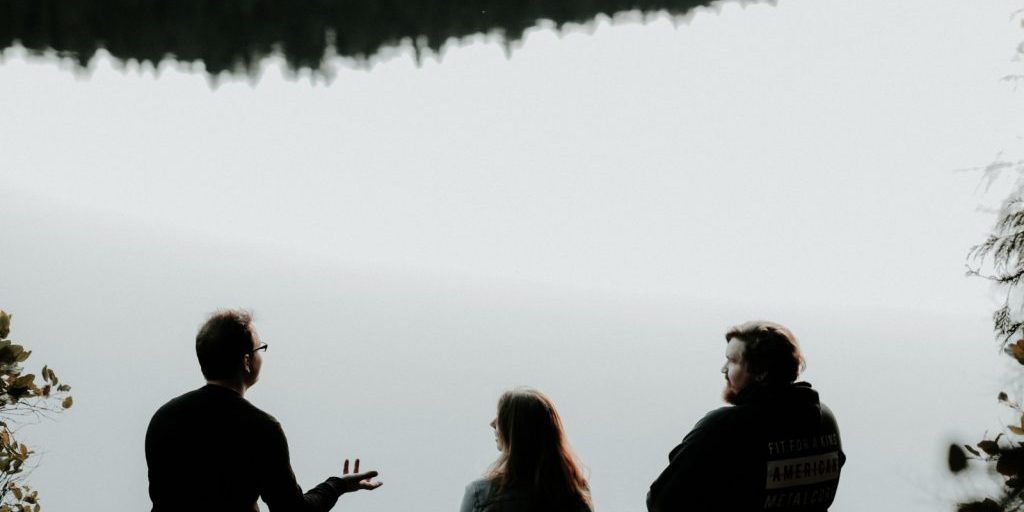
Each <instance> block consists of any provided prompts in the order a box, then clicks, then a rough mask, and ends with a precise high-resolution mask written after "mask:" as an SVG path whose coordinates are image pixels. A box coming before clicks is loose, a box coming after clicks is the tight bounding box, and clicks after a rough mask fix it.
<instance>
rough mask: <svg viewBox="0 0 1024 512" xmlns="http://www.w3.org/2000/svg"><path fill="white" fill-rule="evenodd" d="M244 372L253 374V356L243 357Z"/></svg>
mask: <svg viewBox="0 0 1024 512" xmlns="http://www.w3.org/2000/svg"><path fill="white" fill-rule="evenodd" d="M242 371H243V372H245V373H252V356H251V355H249V354H246V355H244V356H242Z"/></svg>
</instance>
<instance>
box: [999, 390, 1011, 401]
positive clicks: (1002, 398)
mask: <svg viewBox="0 0 1024 512" xmlns="http://www.w3.org/2000/svg"><path fill="white" fill-rule="evenodd" d="M1009 399H1010V397H1009V396H1007V395H1006V392H1005V391H1000V392H999V401H1000V402H1006V401H1008V400H1009Z"/></svg>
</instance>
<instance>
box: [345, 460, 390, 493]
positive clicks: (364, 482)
mask: <svg viewBox="0 0 1024 512" xmlns="http://www.w3.org/2000/svg"><path fill="white" fill-rule="evenodd" d="M341 472H342V476H341V477H340V478H341V482H342V491H341V492H342V493H346V492H353V491H359V490H362V489H366V490H368V491H372V490H374V489H376V488H378V487H380V486H382V485H384V482H374V481H373V478H374V477H376V476H377V472H376V471H367V472H366V473H360V472H359V459H356V463H355V470H354V471H353V472H351V473H349V470H348V459H345V464H344V466H342V470H341Z"/></svg>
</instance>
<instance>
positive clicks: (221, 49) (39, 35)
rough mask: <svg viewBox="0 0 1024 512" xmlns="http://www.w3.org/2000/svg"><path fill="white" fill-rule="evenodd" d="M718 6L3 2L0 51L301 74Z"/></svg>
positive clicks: (517, 1) (653, 0) (635, 0)
mask: <svg viewBox="0 0 1024 512" xmlns="http://www.w3.org/2000/svg"><path fill="white" fill-rule="evenodd" d="M710 3H711V0H559V1H542V0H530V1H525V0H302V1H294V0H232V1H228V2H211V1H209V0H173V1H166V0H74V1H60V0H0V49H5V48H9V47H11V46H14V45H16V44H20V45H21V46H23V47H25V48H27V49H28V50H29V51H31V52H34V53H42V52H47V51H56V52H57V53H58V54H59V55H61V56H64V57H69V58H72V59H74V60H76V61H77V62H78V63H79V65H81V66H85V65H86V64H87V63H88V62H89V61H90V59H92V57H93V55H94V54H95V53H96V51H97V50H99V49H100V48H103V49H106V50H107V51H108V52H110V53H111V54H112V55H113V56H114V57H115V58H117V59H120V60H122V61H131V60H134V61H138V62H148V63H152V64H158V63H159V62H161V61H163V60H164V59H172V60H176V61H179V62H188V63H192V62H198V61H201V62H203V63H204V64H205V65H206V71H207V72H208V73H210V74H211V75H217V74H219V73H221V72H222V71H229V72H241V73H245V72H250V73H251V72H253V71H255V70H258V65H259V63H260V61H261V60H262V59H263V58H264V57H266V56H267V55H269V54H271V53H273V52H275V51H279V52H281V53H282V54H283V55H284V58H285V59H286V60H287V63H288V66H289V67H290V68H291V69H293V70H300V69H311V70H314V71H316V70H319V69H321V67H322V66H323V64H324V57H325V56H327V55H328V52H329V49H333V51H334V52H336V53H337V54H338V55H340V56H344V57H351V58H354V59H357V60H365V59H366V58H368V57H371V56H373V55H375V54H376V53H377V52H379V51H380V50H381V49H382V48H387V47H392V46H396V45H398V44H401V43H402V42H403V41H411V42H412V43H413V44H414V45H415V46H416V47H417V48H429V49H432V50H435V51H436V50H438V49H439V48H440V47H441V46H442V45H443V44H444V43H445V42H446V41H448V40H449V39H451V38H456V39H458V38H463V37H466V36H470V35H473V34H497V35H499V36H501V37H503V38H504V39H505V40H506V41H515V40H518V39H520V38H521V37H522V35H523V32H524V31H525V30H526V29H528V28H530V27H533V26H535V25H536V24H537V23H538V21H540V20H551V21H553V22H554V23H556V24H557V25H558V26H560V27H561V26H563V25H564V24H566V23H585V22H588V21H591V20H593V19H594V18H595V17H596V16H598V15H600V14H607V15H614V14H616V13H620V12H624V11H635V10H639V11H642V12H644V13H653V12H667V13H670V14H672V15H683V14H685V13H687V12H689V11H690V10H692V9H694V8H695V7H698V6H701V5H708V4H710Z"/></svg>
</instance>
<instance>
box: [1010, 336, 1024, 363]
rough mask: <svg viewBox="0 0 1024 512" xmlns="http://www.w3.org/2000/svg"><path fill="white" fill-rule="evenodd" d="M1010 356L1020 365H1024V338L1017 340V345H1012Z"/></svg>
mask: <svg viewBox="0 0 1024 512" xmlns="http://www.w3.org/2000/svg"><path fill="white" fill-rule="evenodd" d="M1010 355H1012V356H1013V358H1014V359H1016V360H1017V362H1018V363H1020V364H1024V338H1022V339H1019V340H1017V343H1014V344H1013V345H1010Z"/></svg>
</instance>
